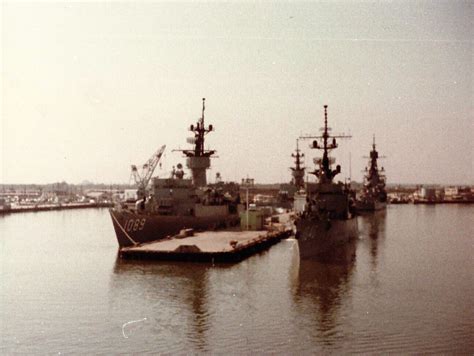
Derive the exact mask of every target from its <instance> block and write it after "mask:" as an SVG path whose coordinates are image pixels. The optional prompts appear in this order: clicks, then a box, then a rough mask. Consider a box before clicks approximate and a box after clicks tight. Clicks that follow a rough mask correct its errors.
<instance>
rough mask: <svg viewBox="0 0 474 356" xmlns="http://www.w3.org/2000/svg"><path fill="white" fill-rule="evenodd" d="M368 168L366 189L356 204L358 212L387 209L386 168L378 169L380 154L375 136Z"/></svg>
mask: <svg viewBox="0 0 474 356" xmlns="http://www.w3.org/2000/svg"><path fill="white" fill-rule="evenodd" d="M368 158H369V164H368V167H365V175H364V187H363V189H362V194H361V196H360V197H359V199H358V200H357V202H356V208H357V211H375V210H382V209H385V207H386V205H387V192H386V191H385V175H384V168H383V167H382V168H381V169H379V168H378V164H377V160H378V158H379V153H378V152H377V150H376V148H375V136H374V138H373V142H372V151H370V157H368Z"/></svg>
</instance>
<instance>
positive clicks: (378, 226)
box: [359, 209, 387, 269]
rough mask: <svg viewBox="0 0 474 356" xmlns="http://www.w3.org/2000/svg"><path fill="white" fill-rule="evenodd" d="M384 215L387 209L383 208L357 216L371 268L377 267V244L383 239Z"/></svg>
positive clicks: (381, 242)
mask: <svg viewBox="0 0 474 356" xmlns="http://www.w3.org/2000/svg"><path fill="white" fill-rule="evenodd" d="M386 215H387V211H386V210H385V209H384V210H377V211H375V212H372V213H367V214H362V215H361V216H359V233H360V238H361V239H362V240H363V241H364V242H368V244H369V247H370V257H371V258H370V262H371V265H372V268H373V269H375V268H377V255H378V249H379V245H380V244H383V240H384V239H385V219H386Z"/></svg>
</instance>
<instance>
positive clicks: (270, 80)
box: [0, 0, 474, 184]
mask: <svg viewBox="0 0 474 356" xmlns="http://www.w3.org/2000/svg"><path fill="white" fill-rule="evenodd" d="M1 19H2V21H1V22H2V23H1V55H0V60H1V102H0V106H1V119H0V120H1V122H0V183H4V184H8V183H18V184H21V183H37V184H44V183H52V182H58V181H66V182H68V183H81V182H82V181H84V180H89V181H93V182H96V183H107V184H111V183H128V182H129V181H130V165H131V164H137V165H141V164H143V163H145V162H146V161H147V160H148V158H149V157H150V156H151V155H152V154H153V152H155V151H156V150H157V149H158V148H159V147H161V145H163V144H166V146H167V148H166V153H165V155H164V157H163V158H162V166H161V167H159V168H157V170H156V171H155V174H156V175H158V176H162V177H163V176H168V174H169V171H170V170H171V168H172V166H174V165H176V164H177V163H180V162H181V163H184V161H185V160H184V158H183V157H182V156H181V154H180V153H179V152H173V151H172V150H173V149H180V148H181V149H183V148H189V145H188V144H187V143H186V138H187V137H190V136H191V133H190V132H189V131H188V127H189V125H190V124H193V123H195V122H196V120H197V119H198V118H199V117H200V114H201V105H202V104H201V103H202V98H203V97H205V98H206V123H208V124H213V126H214V127H215V131H214V132H212V133H210V134H209V135H208V137H207V141H206V146H207V147H209V148H212V149H215V150H217V153H218V154H217V156H218V158H215V159H213V161H212V168H211V169H210V170H209V171H208V181H211V182H212V181H213V180H214V177H215V175H216V173H217V172H220V173H221V175H222V177H223V179H224V180H226V181H240V180H241V178H243V177H251V178H254V179H255V181H256V182H257V183H277V182H286V181H289V180H290V179H291V173H290V170H289V167H290V166H291V165H292V164H293V161H292V158H291V153H292V152H293V151H294V149H295V148H296V140H297V138H298V137H299V136H301V135H302V134H318V133H319V129H320V127H321V126H322V125H323V118H324V109H323V105H328V117H329V125H330V126H331V127H332V132H333V133H345V134H350V135H351V136H352V138H351V139H347V140H341V141H340V142H339V143H340V147H339V148H338V149H337V150H336V151H335V152H334V153H333V155H334V156H335V158H336V161H337V162H338V163H339V164H341V166H342V173H341V174H340V176H339V179H340V180H344V179H345V178H348V177H351V178H352V179H353V180H356V181H361V180H362V175H363V173H362V170H363V169H364V167H365V165H366V164H367V159H366V158H364V156H367V155H368V153H369V150H370V149H371V144H372V137H373V135H375V139H376V143H377V149H378V150H379V153H380V155H383V156H385V158H384V159H381V160H380V165H382V166H384V168H385V170H386V174H387V181H388V183H400V184H404V183H417V184H474V174H473V137H474V129H473V125H474V124H473V122H474V120H473V106H472V104H473V40H472V39H473V38H474V36H473V3H472V2H470V1H456V0H453V1H417V0H413V1H412V0H410V1H314V2H299V1H293V2H256V3H254V2H238V1H237V2H229V3H224V2H187V3H185V2H168V3H165V2H148V1H141V2H135V1H134V2H114V1H108V2H93V1H92V2H91V1H89V2H74V1H67V2H58V1H56V2H33V3H27V2H9V1H4V2H2V4H1ZM300 148H301V149H302V150H303V151H304V152H305V154H306V157H305V158H306V162H305V163H306V165H307V166H308V168H311V169H314V163H313V158H314V157H315V156H316V155H318V154H319V153H320V152H316V151H314V150H310V149H309V142H308V141H300Z"/></svg>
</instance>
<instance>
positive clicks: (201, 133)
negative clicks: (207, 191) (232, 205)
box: [180, 98, 216, 187]
mask: <svg viewBox="0 0 474 356" xmlns="http://www.w3.org/2000/svg"><path fill="white" fill-rule="evenodd" d="M205 110H206V98H203V99H202V115H201V117H200V118H199V119H198V121H197V123H196V125H191V126H190V127H189V131H191V132H193V133H194V137H191V138H189V139H188V142H190V143H193V144H194V148H193V149H192V150H180V151H181V152H183V153H184V155H185V156H186V157H187V158H186V166H187V167H188V168H189V170H190V171H191V174H192V179H193V184H194V185H195V186H196V187H204V186H206V184H207V179H206V170H207V169H208V168H210V167H211V157H212V156H213V155H214V153H216V151H215V150H206V149H205V148H204V142H205V136H206V135H207V134H208V133H209V132H211V131H213V129H214V127H213V126H212V125H209V126H207V127H206V125H205V123H204V111H205Z"/></svg>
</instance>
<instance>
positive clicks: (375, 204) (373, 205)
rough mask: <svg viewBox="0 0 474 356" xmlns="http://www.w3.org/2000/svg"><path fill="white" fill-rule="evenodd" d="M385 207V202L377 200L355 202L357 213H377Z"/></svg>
mask: <svg viewBox="0 0 474 356" xmlns="http://www.w3.org/2000/svg"><path fill="white" fill-rule="evenodd" d="M386 207H387V203H386V202H380V201H378V200H374V201H357V202H356V209H357V211H377V210H383V209H385V208H386Z"/></svg>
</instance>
